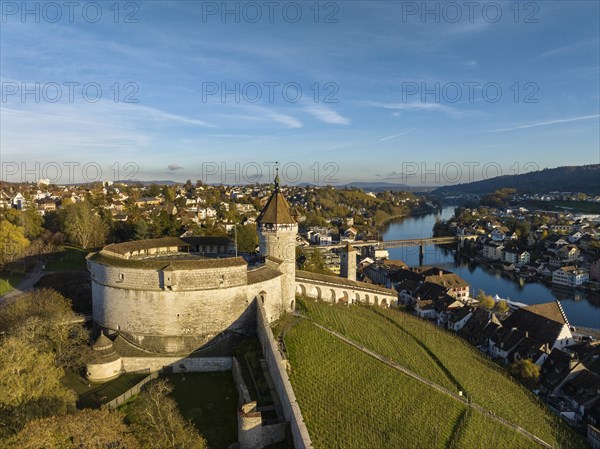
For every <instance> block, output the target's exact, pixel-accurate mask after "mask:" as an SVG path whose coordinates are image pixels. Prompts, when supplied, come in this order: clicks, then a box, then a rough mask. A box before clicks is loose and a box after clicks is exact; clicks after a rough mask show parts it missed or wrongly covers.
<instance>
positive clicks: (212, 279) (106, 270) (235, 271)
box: [88, 261, 248, 290]
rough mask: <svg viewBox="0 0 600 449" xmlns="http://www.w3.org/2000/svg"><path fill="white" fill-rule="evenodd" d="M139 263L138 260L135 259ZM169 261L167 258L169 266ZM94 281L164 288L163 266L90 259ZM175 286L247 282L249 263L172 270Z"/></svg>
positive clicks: (187, 287)
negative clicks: (124, 264) (127, 265)
mask: <svg viewBox="0 0 600 449" xmlns="http://www.w3.org/2000/svg"><path fill="white" fill-rule="evenodd" d="M132 264H135V262H132ZM166 265H168V262H165V266H166ZM88 266H89V270H90V273H91V277H92V279H93V280H94V281H96V282H98V283H100V284H104V285H108V286H111V287H116V288H125V289H136V290H164V289H165V282H164V277H165V276H164V273H163V271H162V270H159V269H154V268H142V267H135V266H132V267H122V266H110V265H104V264H101V263H96V262H94V261H88ZM169 273H171V275H172V277H173V282H172V287H171V288H172V290H210V289H216V288H228V287H234V286H240V285H245V284H246V282H247V280H248V276H247V269H246V266H245V265H239V266H233V267H211V268H202V269H193V270H172V271H170V272H169Z"/></svg>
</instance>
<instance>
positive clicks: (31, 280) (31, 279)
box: [0, 262, 49, 302]
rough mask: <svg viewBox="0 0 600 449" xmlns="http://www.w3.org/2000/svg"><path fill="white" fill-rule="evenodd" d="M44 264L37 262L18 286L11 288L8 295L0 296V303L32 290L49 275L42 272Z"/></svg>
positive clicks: (46, 272)
mask: <svg viewBox="0 0 600 449" xmlns="http://www.w3.org/2000/svg"><path fill="white" fill-rule="evenodd" d="M44 267H45V264H44V263H43V262H37V263H36V264H35V266H34V267H33V269H32V270H31V271H29V272H28V273H27V274H26V275H25V277H24V278H23V279H21V282H19V285H17V286H16V287H15V288H13V289H12V290H11V291H9V292H8V293H5V294H4V295H2V296H0V302H1V301H5V300H7V299H11V298H15V297H17V296H19V295H21V294H23V293H25V292H27V291H29V290H32V289H33V286H34V285H35V284H36V283H37V282H38V281H39V280H40V279H41V278H42V277H44V276H45V275H47V274H49V272H48V271H44Z"/></svg>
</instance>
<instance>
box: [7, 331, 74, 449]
mask: <svg viewBox="0 0 600 449" xmlns="http://www.w3.org/2000/svg"><path fill="white" fill-rule="evenodd" d="M63 375H64V371H63V370H62V368H60V367H58V366H57V365H56V363H55V360H54V356H53V355H52V354H51V353H49V352H42V351H38V350H37V349H36V348H34V347H33V346H31V345H29V344H28V343H27V342H25V341H23V340H21V339H19V338H16V337H12V336H9V337H4V338H2V340H0V437H3V436H4V437H6V436H7V435H10V434H12V433H15V432H17V431H18V430H19V429H20V428H22V427H23V426H24V425H25V424H26V423H27V422H28V421H30V420H32V419H36V418H40V417H45V416H52V415H59V414H64V413H67V412H68V411H69V410H72V409H74V408H75V395H74V393H73V392H72V391H70V390H68V389H67V388H65V387H64V386H63V385H62V384H61V382H60V379H61V378H62V377H63ZM9 447H11V446H9ZM12 447H18V446H12Z"/></svg>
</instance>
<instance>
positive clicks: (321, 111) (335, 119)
mask: <svg viewBox="0 0 600 449" xmlns="http://www.w3.org/2000/svg"><path fill="white" fill-rule="evenodd" d="M306 112H308V113H309V114H310V115H312V116H313V117H314V118H316V119H317V120H320V121H322V122H325V123H332V124H334V125H349V124H350V119H348V118H346V117H344V116H342V115H340V114H338V113H337V112H335V111H334V110H333V109H331V108H328V107H326V106H323V105H315V106H310V107H307V108H306Z"/></svg>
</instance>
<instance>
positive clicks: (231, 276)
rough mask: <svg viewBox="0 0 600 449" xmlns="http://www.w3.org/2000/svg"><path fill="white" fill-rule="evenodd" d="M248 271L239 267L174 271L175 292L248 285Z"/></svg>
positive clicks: (243, 267) (244, 267)
mask: <svg viewBox="0 0 600 449" xmlns="http://www.w3.org/2000/svg"><path fill="white" fill-rule="evenodd" d="M247 281H248V270H247V268H246V266H245V265H241V266H237V267H223V268H205V269H202V270H176V271H173V282H174V284H173V290H178V291H182V290H198V289H202V290H208V289H213V288H229V287H236V286H240V285H246V282H247Z"/></svg>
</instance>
